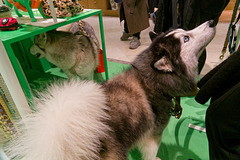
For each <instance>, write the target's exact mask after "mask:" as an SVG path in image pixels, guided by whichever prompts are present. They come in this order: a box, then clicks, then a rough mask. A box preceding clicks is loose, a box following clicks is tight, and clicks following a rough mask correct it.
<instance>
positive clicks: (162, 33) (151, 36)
mask: <svg viewBox="0 0 240 160" xmlns="http://www.w3.org/2000/svg"><path fill="white" fill-rule="evenodd" d="M159 35H160V36H163V35H164V32H161V33H160V34H157V33H156V32H153V31H150V32H149V37H150V39H151V40H152V41H153V40H154V39H155V38H156V37H157V36H159Z"/></svg>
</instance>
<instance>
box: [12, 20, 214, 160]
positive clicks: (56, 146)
mask: <svg viewBox="0 0 240 160" xmlns="http://www.w3.org/2000/svg"><path fill="white" fill-rule="evenodd" d="M212 23H213V21H208V22H205V23H204V24H202V25H200V26H199V27H197V28H195V29H193V30H191V31H184V30H182V29H176V30H173V31H171V32H168V33H166V34H162V35H159V36H157V37H156V38H155V39H154V40H153V42H152V44H151V45H150V47H149V48H147V49H146V50H144V51H143V52H142V53H141V54H139V55H138V57H137V58H136V59H135V60H134V61H133V62H132V67H131V68H130V69H128V70H126V71H124V72H123V73H121V74H120V75H117V76H116V77H114V78H112V79H110V80H108V81H106V82H105V83H103V84H96V83H94V82H86V81H85V82H83V81H76V80H70V81H68V82H63V83H61V84H53V85H52V87H50V88H49V89H48V91H47V92H44V93H43V94H42V95H41V96H40V98H39V100H38V102H37V107H38V112H36V113H34V114H31V115H30V116H29V117H28V118H27V119H24V120H23V121H24V122H25V124H26V125H24V126H25V127H21V131H20V133H21V134H20V136H19V137H17V140H16V141H13V143H11V144H12V145H10V146H9V148H8V154H10V155H11V157H19V158H20V159H22V160H126V159H127V154H128V151H129V149H131V148H132V147H139V150H140V151H141V152H142V155H143V159H144V160H154V159H157V158H156V155H157V151H158V148H159V145H160V142H161V136H162V133H163V130H164V128H165V127H166V126H167V124H168V122H169V119H170V114H169V110H170V107H172V106H173V102H172V100H171V99H172V98H173V97H176V96H187V95H188V94H189V93H191V92H192V91H193V90H194V87H195V85H196V82H197V66H198V64H197V63H198V57H199V56H200V54H201V53H202V50H203V49H204V48H205V47H206V46H207V44H208V43H209V42H210V41H211V40H212V38H213V37H214V34H215V28H214V27H211V25H212Z"/></svg>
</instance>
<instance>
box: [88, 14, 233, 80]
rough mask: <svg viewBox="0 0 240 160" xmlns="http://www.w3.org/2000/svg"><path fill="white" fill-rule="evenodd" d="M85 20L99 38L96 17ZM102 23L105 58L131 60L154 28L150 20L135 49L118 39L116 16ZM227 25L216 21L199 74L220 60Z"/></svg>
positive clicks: (148, 41)
mask: <svg viewBox="0 0 240 160" xmlns="http://www.w3.org/2000/svg"><path fill="white" fill-rule="evenodd" d="M85 21H87V22H88V23H90V24H91V25H92V26H93V28H94V29H95V32H96V34H97V36H98V37H99V40H100V31H99V24H98V17H90V18H87V19H85ZM103 25H104V35H105V45H106V54H107V58H110V59H114V60H121V61H125V62H131V61H132V60H133V59H134V58H135V57H136V55H138V54H139V53H140V52H141V51H143V50H144V49H146V48H147V47H148V46H149V44H150V43H151V40H150V38H149V36H148V33H149V31H153V28H154V24H153V23H152V21H151V20H150V27H149V28H147V29H146V30H144V31H142V33H141V40H140V41H141V46H140V47H139V48H137V49H135V50H131V49H129V42H130V41H120V37H121V35H122V31H123V23H122V24H120V21H119V18H118V17H103ZM228 26H229V24H228V23H218V25H217V32H216V35H215V37H214V39H213V41H212V42H211V43H210V44H209V45H208V46H207V60H206V64H205V66H204V68H203V70H202V73H201V76H203V75H205V74H206V73H207V72H208V71H209V70H211V69H212V68H213V67H214V66H216V65H217V64H218V63H220V62H221V60H220V59H219V56H220V55H221V50H222V47H223V44H224V40H225V37H226V33H227V30H228ZM227 55H228V53H226V56H225V58H226V57H227Z"/></svg>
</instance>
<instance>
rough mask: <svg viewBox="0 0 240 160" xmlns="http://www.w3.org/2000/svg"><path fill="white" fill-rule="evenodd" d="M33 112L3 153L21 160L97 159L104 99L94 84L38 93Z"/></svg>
mask: <svg viewBox="0 0 240 160" xmlns="http://www.w3.org/2000/svg"><path fill="white" fill-rule="evenodd" d="M37 109H38V111H37V112H36V113H33V114H31V115H29V116H28V118H26V119H23V122H24V125H22V126H21V127H20V128H21V130H20V135H19V136H18V137H17V138H16V140H14V141H13V143H11V144H10V145H9V146H8V148H7V149H6V150H7V153H8V154H9V155H10V156H11V158H16V157H17V158H19V159H21V160H80V159H81V160H93V159H100V157H99V150H100V147H101V146H100V139H99V138H100V137H102V138H103V137H104V138H106V136H107V132H108V131H109V127H108V126H107V125H106V124H105V123H104V121H106V120H107V119H108V118H109V116H108V114H107V113H106V112H107V111H108V107H107V106H106V98H105V96H104V91H103V90H102V89H101V86H100V85H98V84H96V83H94V82H77V81H70V82H64V83H62V84H54V85H52V86H51V87H50V88H48V91H47V92H45V93H41V94H40V98H39V99H38V100H37Z"/></svg>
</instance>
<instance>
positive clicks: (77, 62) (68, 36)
mask: <svg viewBox="0 0 240 160" xmlns="http://www.w3.org/2000/svg"><path fill="white" fill-rule="evenodd" d="M81 23H82V26H83V27H82V28H83V31H84V32H83V31H80V28H79V22H75V23H73V24H71V26H70V29H69V32H65V31H56V30H52V31H49V32H45V33H42V34H39V35H36V36H35V37H34V45H33V46H32V47H31V48H30V52H31V53H32V54H33V55H36V56H37V58H42V57H45V58H46V59H47V60H48V61H49V62H51V63H53V64H54V65H56V66H57V67H59V68H61V69H62V70H63V71H64V73H65V74H66V75H67V76H68V77H75V76H77V75H78V76H79V77H80V78H83V79H88V80H92V79H93V75H94V71H95V70H96V68H97V65H98V54H99V43H98V41H97V38H96V36H95V33H94V30H93V29H92V27H91V26H90V25H89V24H88V23H86V22H84V21H81ZM83 33H85V34H83Z"/></svg>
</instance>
